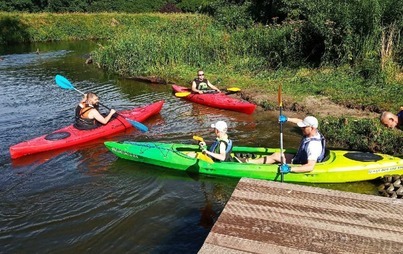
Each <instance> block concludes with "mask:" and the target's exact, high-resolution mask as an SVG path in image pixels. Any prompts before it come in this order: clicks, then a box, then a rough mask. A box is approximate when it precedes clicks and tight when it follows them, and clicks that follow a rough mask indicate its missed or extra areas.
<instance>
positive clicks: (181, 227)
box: [0, 41, 376, 253]
mask: <svg viewBox="0 0 403 254" xmlns="http://www.w3.org/2000/svg"><path fill="white" fill-rule="evenodd" d="M95 47H96V42H93V41H87V42H57V43H36V44H29V45H17V46H13V47H5V46H3V47H1V48H0V55H1V56H2V57H3V60H1V61H0V121H1V122H0V141H1V147H0V253H32V252H34V253H38V252H41V253H71V252H73V251H74V252H86V253H108V252H109V253H110V252H112V253H124V252H130V253H197V251H198V250H199V249H200V247H201V245H202V244H203V242H204V240H205V238H206V237H207V235H208V233H209V231H210V229H211V227H212V225H213V223H214V221H215V220H216V219H217V217H218V216H219V214H220V212H221V211H222V209H223V208H224V206H225V204H226V202H227V201H228V199H229V197H230V196H231V193H232V191H233V190H234V188H235V186H236V184H237V182H238V179H232V178H224V177H222V178H220V177H208V176H198V177H195V176H189V175H187V174H186V173H181V172H176V171H174V170H169V169H164V168H159V167H154V166H148V165H139V164H136V163H132V162H130V161H124V160H121V159H117V158H116V157H115V156H114V155H113V154H112V153H110V152H108V150H107V149H106V148H105V147H104V145H103V142H104V141H106V140H116V141H122V140H137V141H162V142H178V143H193V142H194V141H192V136H193V135H199V136H202V137H204V138H205V139H206V140H207V142H211V141H212V138H213V136H214V135H213V132H212V130H211V129H210V127H209V126H210V125H211V123H214V122H216V121H217V120H224V121H226V122H227V123H228V124H229V135H230V137H231V138H232V139H233V141H234V143H235V144H238V145H251V146H252V145H253V146H268V147H278V146H279V128H278V123H277V116H278V112H267V111H266V112H264V111H261V110H257V112H255V113H254V114H253V115H246V114H242V113H237V112H231V111H225V110H218V109H212V108H208V107H205V106H201V105H197V104H193V103H190V102H187V101H185V100H183V99H180V98H176V97H175V96H173V95H172V92H171V88H170V86H169V85H168V86H167V85H158V84H148V83H141V82H137V81H134V80H130V79H122V78H120V77H118V76H115V75H110V74H107V73H105V72H103V71H102V70H100V69H98V68H97V67H96V66H95V65H86V64H85V60H86V58H87V57H88V53H89V52H90V51H91V50H92V49H94V48H95ZM37 50H39V54H37V53H36V51H37ZM195 73H196V70H195ZM56 74H61V75H63V76H65V77H67V78H68V79H69V80H70V81H71V82H72V83H73V84H74V86H75V87H76V88H78V89H79V90H81V91H94V92H96V93H97V94H98V95H99V97H100V98H101V102H102V103H104V104H106V105H108V106H110V107H112V108H115V109H116V110H123V109H127V108H130V107H134V106H140V105H145V104H148V103H151V102H155V101H159V100H165V104H164V107H163V109H162V111H161V113H160V114H159V115H157V116H154V117H152V118H150V119H148V120H147V121H145V122H144V124H145V125H147V126H148V127H149V129H150V130H149V131H148V132H145V133H142V132H140V131H138V130H136V129H131V130H128V131H126V132H125V133H122V134H118V135H115V136H112V137H108V138H105V139H101V140H97V141H94V142H91V143H88V144H84V145H81V146H78V147H74V148H70V149H64V150H62V151H57V152H45V153H42V154H38V155H34V156H27V157H23V158H21V159H17V160H11V159H10V154H9V150H8V149H9V147H10V146H11V145H13V144H17V143H19V142H22V141H25V140H28V139H31V138H34V137H37V136H41V135H44V134H47V133H50V132H52V131H54V130H57V129H59V128H62V127H64V126H66V125H69V124H71V123H72V122H73V120H74V108H75V106H76V104H77V103H78V101H79V100H80V98H81V95H80V94H79V93H77V92H75V91H69V90H63V89H61V88H59V87H58V86H57V85H56V84H55V81H54V77H55V75H56ZM206 77H207V78H208V73H206ZM286 113H287V112H286ZM290 114H291V113H290ZM299 135H300V134H299V133H298V132H297V131H296V129H295V128H292V127H290V126H288V125H286V126H285V127H284V144H285V147H287V146H289V147H296V146H297V145H298V142H299V139H300V136H299ZM316 186H319V187H324V188H331V189H338V190H344V191H351V192H359V193H366V194H373V195H376V185H375V184H374V183H371V182H361V183H354V184H353V183H350V184H326V185H316Z"/></svg>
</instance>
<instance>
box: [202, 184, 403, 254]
mask: <svg viewBox="0 0 403 254" xmlns="http://www.w3.org/2000/svg"><path fill="white" fill-rule="evenodd" d="M401 211H403V200H396V199H390V198H385V197H379V196H372V195H365V194H357V193H351V192H344V191H337V190H329V189H323V188H318V187H310V186H304V185H296V184H290V183H280V182H272V181H264V180H256V179H249V178H242V179H241V180H240V181H239V183H238V184H237V186H236V188H235V190H234V192H233V193H232V195H231V197H230V199H229V201H228V202H227V204H226V205H225V207H224V209H223V211H222V212H221V214H220V216H219V218H218V219H217V221H216V222H215V224H214V226H213V227H212V229H211V231H210V233H209V234H208V236H207V238H206V240H205V241H204V244H203V245H202V247H201V249H200V250H199V252H198V253H199V254H209V253H400V252H401V250H402V246H403V220H402V219H401Z"/></svg>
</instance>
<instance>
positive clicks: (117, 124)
mask: <svg viewBox="0 0 403 254" xmlns="http://www.w3.org/2000/svg"><path fill="white" fill-rule="evenodd" d="M163 104H164V101H158V102H155V103H152V104H149V105H146V106H142V107H138V108H134V109H131V110H126V111H122V112H119V114H120V115H121V116H120V115H118V116H117V117H116V118H115V119H113V120H111V121H109V122H108V124H106V125H103V126H100V127H98V128H96V129H93V130H78V129H76V128H74V127H73V125H69V126H67V127H64V128H62V129H59V130H57V131H54V132H52V133H50V134H47V135H43V136H40V137H37V138H34V139H31V140H28V141H24V142H21V143H18V144H16V145H13V146H11V147H10V149H9V150H10V155H11V158H12V159H16V158H19V157H22V156H25V155H30V154H36V153H40V152H45V151H51V150H56V149H61V148H67V147H71V146H75V145H79V144H83V143H86V142H89V141H92V140H95V139H98V138H101V137H105V136H109V135H112V134H116V133H119V132H123V131H124V130H126V129H128V128H132V127H133V126H132V125H131V124H130V123H129V122H128V121H127V120H125V118H128V119H131V120H134V121H138V122H142V121H145V120H146V119H147V118H149V117H151V116H153V115H155V114H158V113H159V112H160V111H161V108H162V106H163ZM122 116H123V117H122ZM53 137H56V139H54V138H53ZM63 137H64V138H63ZM58 138H60V139H58Z"/></svg>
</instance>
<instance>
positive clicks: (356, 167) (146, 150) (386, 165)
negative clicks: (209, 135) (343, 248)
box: [105, 141, 403, 183]
mask: <svg viewBox="0 0 403 254" xmlns="http://www.w3.org/2000/svg"><path fill="white" fill-rule="evenodd" d="M105 146H106V147H107V148H108V149H109V150H110V151H111V152H112V153H114V154H115V155H116V156H118V157H120V158H123V159H127V160H132V161H136V162H141V163H147V164H152V165H156V166H160V167H164V168H171V169H176V170H182V171H187V172H191V173H200V174H208V175H219V176H229V177H237V178H241V177H249V178H255V179H265V180H272V181H280V179H281V177H279V175H280V174H279V173H278V165H276V164H249V163H239V162H211V161H209V160H208V159H206V158H203V157H199V158H192V157H190V156H188V155H187V154H190V153H193V154H194V153H195V152H199V151H200V150H199V146H198V145H188V144H168V143H158V142H129V141H125V142H105ZM232 151H233V153H234V155H237V156H241V157H242V156H253V157H254V158H255V157H256V158H259V157H261V156H264V155H267V154H271V153H273V152H276V151H279V149H273V148H262V147H234V148H233V150H232ZM292 152H294V153H295V152H296V151H295V150H287V153H292ZM199 155H201V156H203V155H202V154H201V153H199ZM397 174H398V175H400V174H403V159H402V158H399V157H394V156H390V155H386V154H378V153H376V154H374V153H365V152H358V151H344V150H329V151H327V153H326V158H325V161H324V162H321V163H317V164H316V165H315V168H314V170H313V171H311V172H308V173H289V174H286V175H284V181H286V182H310V183H344V182H355V181H365V180H372V179H376V178H379V177H382V176H384V175H397Z"/></svg>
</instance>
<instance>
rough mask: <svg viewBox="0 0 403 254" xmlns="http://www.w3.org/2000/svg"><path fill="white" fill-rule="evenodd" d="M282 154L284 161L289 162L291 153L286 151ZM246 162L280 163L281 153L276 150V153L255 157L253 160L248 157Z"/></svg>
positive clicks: (291, 156)
mask: <svg viewBox="0 0 403 254" xmlns="http://www.w3.org/2000/svg"><path fill="white" fill-rule="evenodd" d="M284 156H285V158H284V162H286V163H290V162H291V159H292V158H293V155H292V154H288V153H286V154H285V155H284ZM247 162H248V163H252V164H273V163H280V162H281V154H280V153H278V152H276V153H273V154H272V155H269V156H265V157H262V158H259V159H255V160H252V159H249V160H248V161H247Z"/></svg>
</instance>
